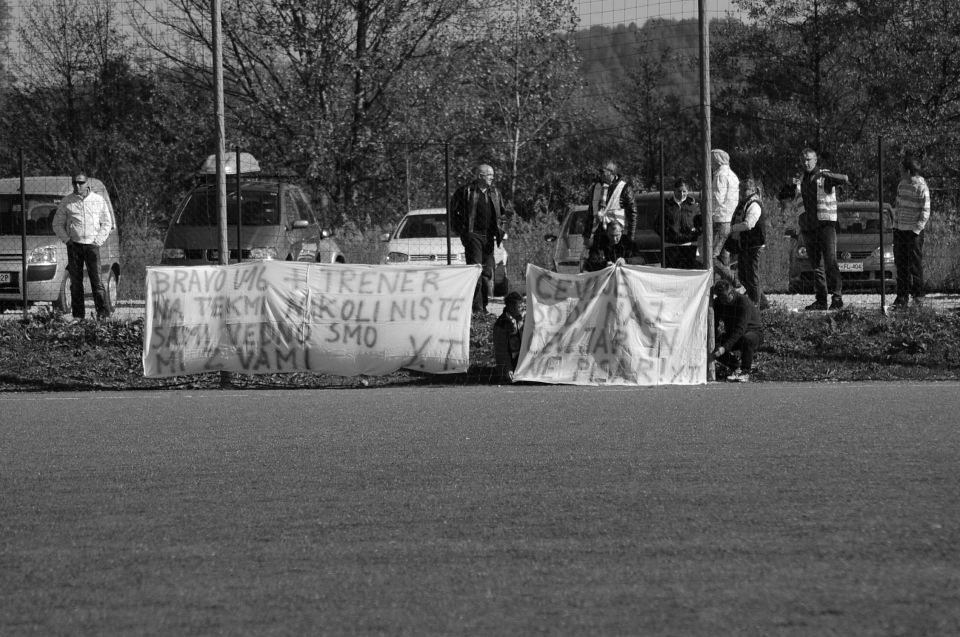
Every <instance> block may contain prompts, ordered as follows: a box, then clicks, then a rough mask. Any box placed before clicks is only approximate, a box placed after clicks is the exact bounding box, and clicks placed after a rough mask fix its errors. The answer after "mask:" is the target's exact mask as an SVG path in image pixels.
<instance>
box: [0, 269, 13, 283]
mask: <svg viewBox="0 0 960 637" xmlns="http://www.w3.org/2000/svg"><path fill="white" fill-rule="evenodd" d="M12 280H13V279H11V278H10V273H9V272H0V284H3V283H8V284H9V283H10V282H11V281H12Z"/></svg>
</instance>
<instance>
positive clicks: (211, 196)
mask: <svg viewBox="0 0 960 637" xmlns="http://www.w3.org/2000/svg"><path fill="white" fill-rule="evenodd" d="M241 196H242V199H241V202H242V205H241V213H242V216H241V223H242V224H243V225H245V226H275V225H278V224H279V223H280V208H279V205H278V203H277V195H276V193H273V192H261V191H250V190H248V191H244V192H242V193H241ZM217 215H218V211H217V193H216V191H214V190H213V189H204V190H198V191H195V192H194V193H193V194H191V195H190V199H189V200H188V201H187V203H186V205H185V206H184V207H183V210H182V211H181V212H180V216H179V217H177V225H181V226H215V225H217ZM236 223H237V196H236V192H228V193H227V224H229V225H235V224H236Z"/></svg>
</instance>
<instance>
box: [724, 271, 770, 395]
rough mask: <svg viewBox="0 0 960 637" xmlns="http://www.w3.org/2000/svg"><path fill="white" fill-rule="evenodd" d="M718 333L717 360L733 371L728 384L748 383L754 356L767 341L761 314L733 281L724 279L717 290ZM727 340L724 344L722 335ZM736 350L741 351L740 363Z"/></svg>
mask: <svg viewBox="0 0 960 637" xmlns="http://www.w3.org/2000/svg"><path fill="white" fill-rule="evenodd" d="M713 295H714V306H713V319H714V333H715V334H716V335H717V341H718V342H721V344H720V346H718V347H717V348H716V349H715V350H714V351H713V357H714V359H716V360H717V361H718V362H719V363H721V364H722V365H724V366H725V367H728V368H730V369H731V370H732V371H731V373H730V375H729V376H727V380H728V381H731V382H739V383H745V382H747V381H749V380H750V374H751V373H752V372H753V355H754V353H755V352H756V351H757V348H758V347H759V346H760V343H761V341H762V340H763V323H762V322H761V321H760V311H759V310H758V309H757V306H756V305H754V304H753V301H751V300H750V299H749V298H748V297H747V295H745V294H741V293H739V292H737V291H736V289H734V287H733V285H731V284H730V282H729V281H725V280H723V279H721V280H720V281H717V282H716V283H715V284H714V286H713ZM721 333H722V334H723V340H722V341H720V334H721ZM734 350H739V352H740V357H739V360H738V358H737V355H736V354H735V353H734Z"/></svg>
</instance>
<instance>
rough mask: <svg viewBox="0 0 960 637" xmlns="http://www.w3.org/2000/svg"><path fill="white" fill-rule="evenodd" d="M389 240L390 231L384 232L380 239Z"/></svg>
mask: <svg viewBox="0 0 960 637" xmlns="http://www.w3.org/2000/svg"><path fill="white" fill-rule="evenodd" d="M389 240H390V233H389V232H384V233H383V234H381V235H380V241H389Z"/></svg>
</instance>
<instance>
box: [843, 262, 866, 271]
mask: <svg viewBox="0 0 960 637" xmlns="http://www.w3.org/2000/svg"><path fill="white" fill-rule="evenodd" d="M837 265H839V266H840V271H841V272H863V263H861V262H859V261H857V262H856V263H838V264H837Z"/></svg>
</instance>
